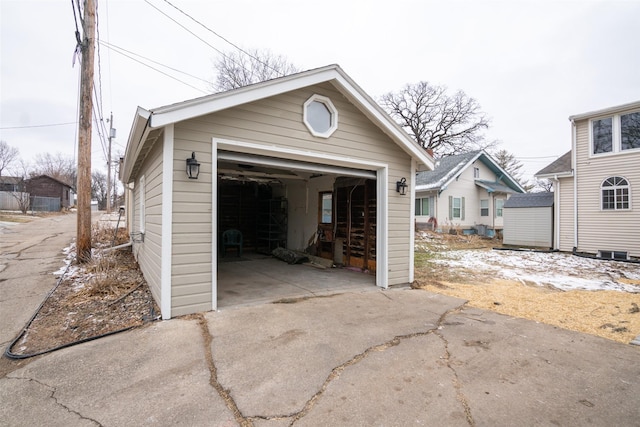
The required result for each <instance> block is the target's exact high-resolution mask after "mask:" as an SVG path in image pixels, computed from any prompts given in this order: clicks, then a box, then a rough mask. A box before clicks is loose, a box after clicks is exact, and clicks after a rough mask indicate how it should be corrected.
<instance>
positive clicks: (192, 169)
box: [187, 152, 200, 179]
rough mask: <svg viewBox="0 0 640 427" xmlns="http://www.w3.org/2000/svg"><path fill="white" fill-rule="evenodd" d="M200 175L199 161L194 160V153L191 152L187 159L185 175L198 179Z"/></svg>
mask: <svg viewBox="0 0 640 427" xmlns="http://www.w3.org/2000/svg"><path fill="white" fill-rule="evenodd" d="M198 175H200V163H198V161H197V160H196V153H195V152H192V153H191V157H190V158H188V159H187V176H188V177H189V179H198Z"/></svg>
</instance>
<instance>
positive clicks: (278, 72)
mask: <svg viewBox="0 0 640 427" xmlns="http://www.w3.org/2000/svg"><path fill="white" fill-rule="evenodd" d="M145 1H146V0H145ZM164 2H165V3H167V4H168V5H169V6H171V7H173V8H174V9H176V10H177V11H178V12H180V13H182V14H183V15H184V16H186V17H187V18H189V19H191V20H192V21H193V22H195V23H196V24H198V25H200V26H201V27H202V28H204V29H205V30H207V31H209V32H210V33H211V34H213V35H214V36H216V37H218V38H220V39H222V40H223V41H225V42H227V43H229V44H230V45H231V46H233V47H234V48H236V49H238V50H239V51H240V52H242V53H244V54H245V55H247V56H249V57H250V58H253V59H254V60H256V61H258V62H259V63H261V64H262V65H264V66H265V67H268V68H271V69H272V70H273V71H275V72H276V75H281V76H284V73H282V72H280V71H279V70H277V69H276V68H274V67H272V66H271V65H269V64H267V63H266V62H263V61H262V60H261V59H260V58H258V57H256V56H254V55H252V54H251V53H249V52H247V51H246V50H244V49H242V48H241V47H240V46H238V45H236V44H234V43H232V42H231V41H229V40H228V39H227V38H225V37H223V36H221V35H220V34H218V33H216V32H215V31H213V30H212V29H211V28H209V27H207V26H206V25H204V24H203V23H202V22H200V21H198V20H197V19H195V18H194V17H193V16H191V15H189V14H188V13H186V12H185V11H183V10H182V9H180V8H179V7H177V6H175V5H174V4H173V3H171V2H170V1H169V0H164ZM147 3H149V2H148V1H147ZM165 16H166V15H165ZM172 20H173V19H172ZM174 22H175V21H174ZM176 23H177V22H176ZM178 25H180V24H178ZM183 28H184V27H183ZM187 31H188V30H187ZM189 32H190V33H191V31H189ZM191 34H193V33H191ZM194 35H195V34H194ZM196 37H197V36H196ZM198 38H199V37H198ZM201 40H202V39H201ZM214 49H215V48H214ZM216 51H218V52H220V51H219V50H217V49H216ZM220 53H221V54H222V55H223V56H224V57H226V58H227V59H231V60H232V61H233V59H232V58H229V57H228V56H227V55H225V54H224V53H222V52H220ZM233 62H234V63H235V61H233ZM236 65H238V64H236ZM241 66H242V65H241Z"/></svg>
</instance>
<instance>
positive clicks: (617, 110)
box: [569, 101, 640, 121]
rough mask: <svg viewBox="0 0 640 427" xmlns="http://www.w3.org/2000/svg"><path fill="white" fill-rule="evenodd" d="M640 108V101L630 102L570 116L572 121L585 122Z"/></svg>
mask: <svg viewBox="0 0 640 427" xmlns="http://www.w3.org/2000/svg"><path fill="white" fill-rule="evenodd" d="M636 108H640V101H634V102H630V103H628V104H622V105H617V106H615V107H609V108H603V109H602V110H596V111H590V112H587V113H582V114H576V115H573V116H569V120H570V121H575V120H584V119H589V118H591V117H598V116H605V115H607V114H616V113H620V112H622V111H625V110H634V109H636Z"/></svg>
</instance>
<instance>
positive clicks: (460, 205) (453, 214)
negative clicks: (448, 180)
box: [449, 196, 464, 220]
mask: <svg viewBox="0 0 640 427" xmlns="http://www.w3.org/2000/svg"><path fill="white" fill-rule="evenodd" d="M449 219H451V220H454V219H460V220H463V219H464V197H452V196H449Z"/></svg>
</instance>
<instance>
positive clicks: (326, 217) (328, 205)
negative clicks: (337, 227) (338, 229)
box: [320, 191, 333, 224]
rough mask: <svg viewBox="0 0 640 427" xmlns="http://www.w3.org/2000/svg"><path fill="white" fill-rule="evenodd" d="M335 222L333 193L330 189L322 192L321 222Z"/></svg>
mask: <svg viewBox="0 0 640 427" xmlns="http://www.w3.org/2000/svg"><path fill="white" fill-rule="evenodd" d="M332 222H333V193H332V192H330V191H326V192H322V193H320V224H331V223H332Z"/></svg>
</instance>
